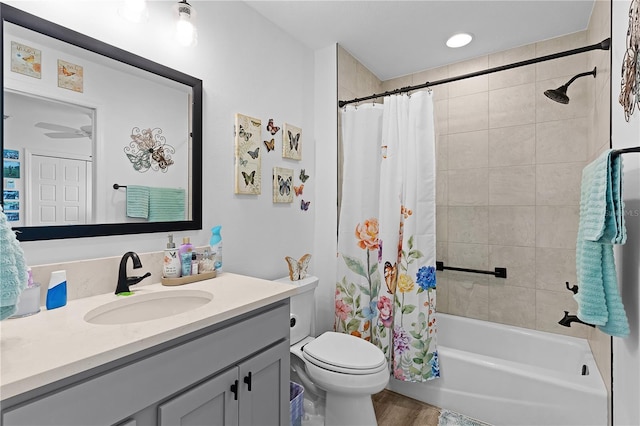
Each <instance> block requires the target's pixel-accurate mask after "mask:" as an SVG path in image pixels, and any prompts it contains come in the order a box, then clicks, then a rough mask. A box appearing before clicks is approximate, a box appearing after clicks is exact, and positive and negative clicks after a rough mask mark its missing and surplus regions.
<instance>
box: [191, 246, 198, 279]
mask: <svg viewBox="0 0 640 426" xmlns="http://www.w3.org/2000/svg"><path fill="white" fill-rule="evenodd" d="M191 275H198V255H197V254H196V252H195V251H194V252H192V253H191Z"/></svg>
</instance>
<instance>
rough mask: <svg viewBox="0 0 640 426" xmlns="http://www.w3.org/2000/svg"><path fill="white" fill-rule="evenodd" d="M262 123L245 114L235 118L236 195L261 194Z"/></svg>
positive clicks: (237, 115)
mask: <svg viewBox="0 0 640 426" xmlns="http://www.w3.org/2000/svg"><path fill="white" fill-rule="evenodd" d="M261 133H262V121H261V120H260V119H259V118H253V117H249V116H247V115H243V114H236V116H235V158H236V163H235V193H236V194H247V195H258V194H260V192H261V175H262V158H261V157H262V156H261V153H260V147H261V144H260V141H261V140H262V139H261V137H262V134H261Z"/></svg>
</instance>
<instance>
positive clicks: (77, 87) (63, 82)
mask: <svg viewBox="0 0 640 426" xmlns="http://www.w3.org/2000/svg"><path fill="white" fill-rule="evenodd" d="M83 80H84V74H83V70H82V67H81V66H80V65H76V64H72V63H71V62H66V61H63V60H62V59H58V87H61V88H63V89H69V90H73V91H74V92H80V93H82V91H83Z"/></svg>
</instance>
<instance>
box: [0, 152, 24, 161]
mask: <svg viewBox="0 0 640 426" xmlns="http://www.w3.org/2000/svg"><path fill="white" fill-rule="evenodd" d="M2 158H8V159H9V160H18V159H20V151H18V150H16V149H3V150H2Z"/></svg>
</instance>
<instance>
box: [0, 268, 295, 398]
mask: <svg viewBox="0 0 640 426" xmlns="http://www.w3.org/2000/svg"><path fill="white" fill-rule="evenodd" d="M185 289H193V290H201V291H205V292H209V293H211V294H212V295H213V299H212V300H211V301H210V302H209V303H207V304H206V305H204V306H201V307H199V308H198V309H194V310H191V311H187V312H183V313H180V314H177V315H173V316H168V317H164V318H159V319H155V320H151V321H143V322H137V323H130V324H119V325H97V324H90V323H88V322H86V321H85V320H84V316H85V315H86V314H87V312H89V311H91V310H92V309H94V308H96V307H98V306H101V305H104V304H105V303H109V302H111V301H114V300H119V299H121V297H122V296H116V295H115V294H102V295H98V296H93V297H87V298H84V299H76V300H70V301H69V302H68V303H67V305H66V306H64V307H61V308H58V309H53V310H51V311H49V310H46V309H45V308H42V310H41V312H39V313H38V314H36V315H32V316H29V317H25V318H17V319H8V320H5V321H2V322H1V323H0V398H1V399H2V400H5V399H7V398H11V397H13V396H15V395H19V394H21V393H24V392H27V391H30V390H33V389H36V388H38V387H40V386H43V385H46V384H49V383H53V382H55V381H57V380H60V379H63V378H65V377H69V376H71V375H73V374H77V373H80V372H82V371H86V370H89V369H91V368H94V367H97V366H100V365H103V364H106V363H108V362H110V361H113V360H116V359H119V358H121V357H124V356H127V355H130V354H133V353H136V352H139V351H141V350H144V349H147V348H150V347H152V346H155V345H158V344H160V343H164V342H167V341H170V340H172V339H175V338H178V337H180V336H182V335H185V334H187V333H190V332H194V331H197V330H200V329H203V328H205V327H208V326H211V325H214V324H216V323H219V322H221V321H225V320H228V319H231V318H233V317H236V316H238V315H242V314H244V313H247V312H250V311H252V310H254V309H258V308H261V307H263V306H267V305H269V304H271V303H274V302H277V301H279V300H282V299H286V298H288V297H290V296H292V295H294V294H295V293H296V287H295V286H294V285H289V284H285V283H281V282H275V281H268V280H263V279H259V278H253V277H247V276H243V275H237V274H231V273H227V272H225V273H221V274H219V275H218V276H217V277H216V278H213V279H209V280H205V281H199V282H195V283H191V284H187V285H183V286H178V287H166V286H163V285H161V284H151V285H147V286H142V287H132V290H133V291H134V293H135V294H145V293H150V292H158V291H176V290H185ZM135 294H134V295H133V296H128V297H132V298H133V297H135Z"/></svg>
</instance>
